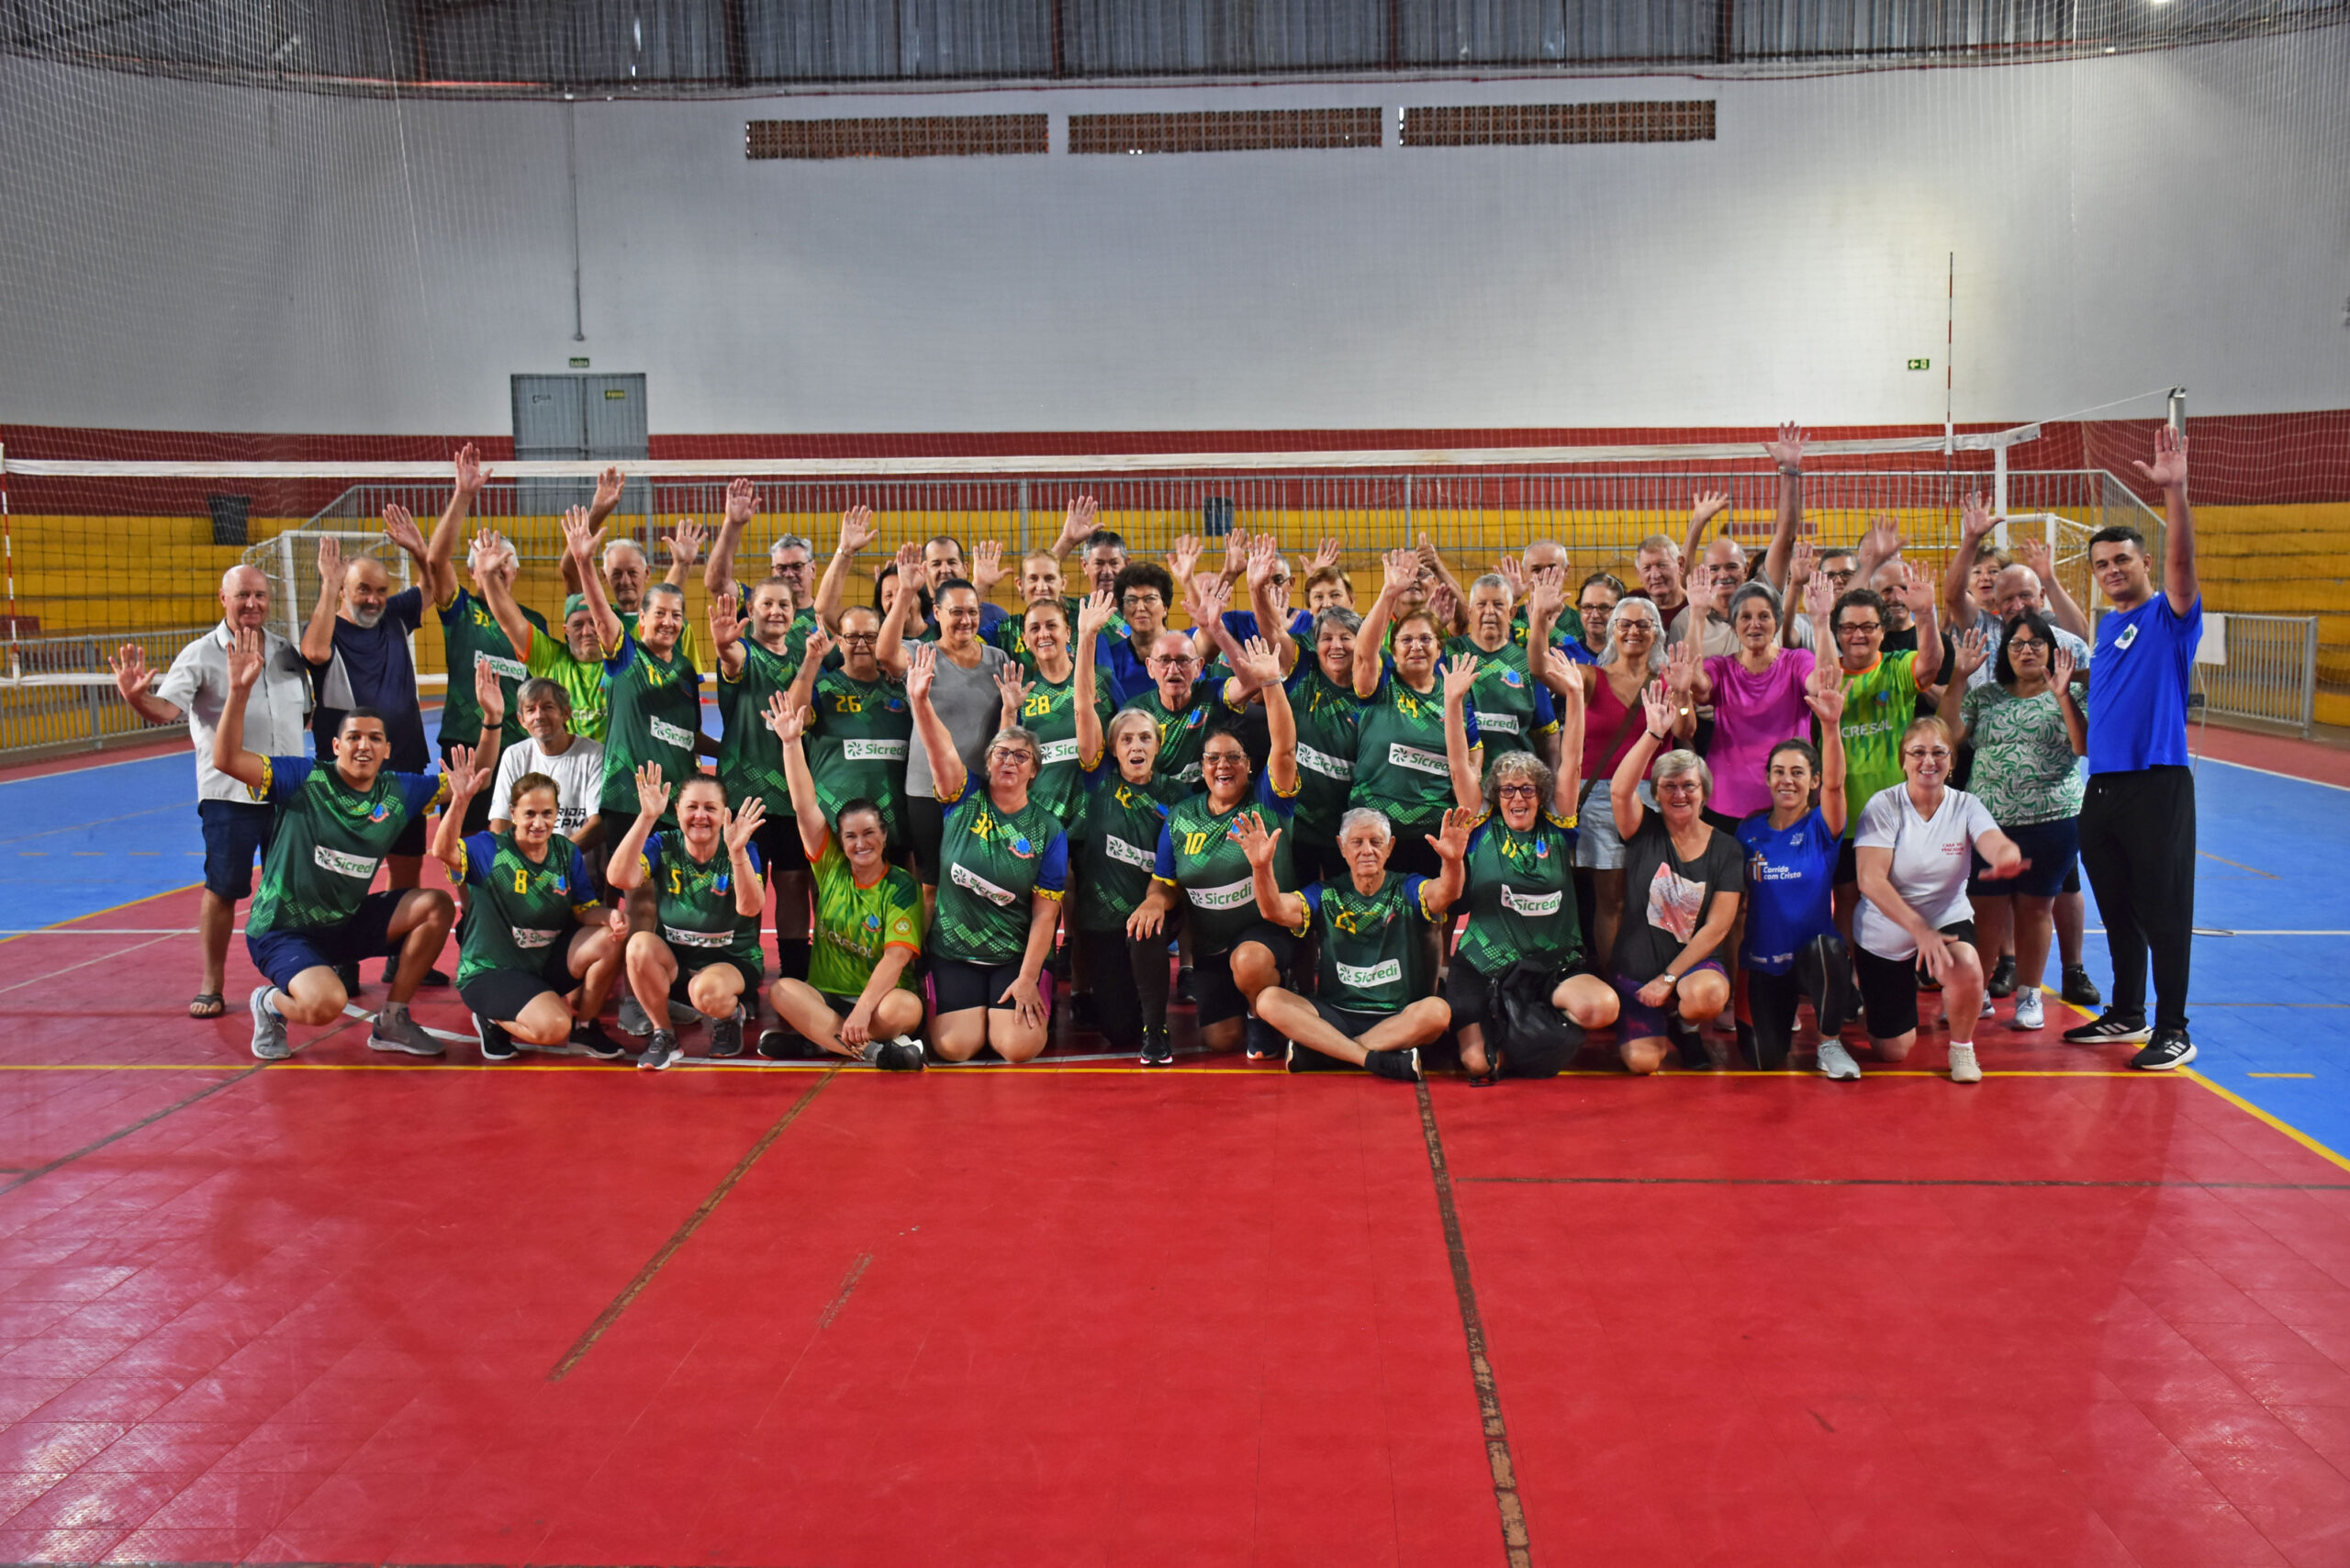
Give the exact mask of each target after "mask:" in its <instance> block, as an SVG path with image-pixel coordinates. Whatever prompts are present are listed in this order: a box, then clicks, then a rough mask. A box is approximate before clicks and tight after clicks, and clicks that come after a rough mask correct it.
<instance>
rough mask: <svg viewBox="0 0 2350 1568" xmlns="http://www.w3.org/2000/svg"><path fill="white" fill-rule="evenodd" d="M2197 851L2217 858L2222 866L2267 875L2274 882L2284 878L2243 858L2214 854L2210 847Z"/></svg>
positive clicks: (2259, 875)
mask: <svg viewBox="0 0 2350 1568" xmlns="http://www.w3.org/2000/svg"><path fill="white" fill-rule="evenodd" d="M2195 853H2196V854H2198V855H2200V856H2201V857H2203V858H2204V859H2206V860H2217V861H2218V862H2219V863H2220V864H2221V865H2222V866H2233V867H2234V868H2236V869H2237V870H2239V871H2249V872H2251V873H2252V874H2253V875H2254V876H2255V877H2266V878H2267V879H2269V880H2270V881H2272V882H2274V881H2279V880H2281V879H2280V878H2279V877H2278V876H2277V873H2276V872H2274V871H2264V870H2262V869H2261V868H2259V867H2257V866H2247V865H2245V864H2244V862H2243V861H2241V860H2231V859H2229V858H2228V857H2226V856H2224V855H2214V854H2212V853H2211V852H2210V850H2208V849H2199V850H2197V851H2196V852H2195Z"/></svg>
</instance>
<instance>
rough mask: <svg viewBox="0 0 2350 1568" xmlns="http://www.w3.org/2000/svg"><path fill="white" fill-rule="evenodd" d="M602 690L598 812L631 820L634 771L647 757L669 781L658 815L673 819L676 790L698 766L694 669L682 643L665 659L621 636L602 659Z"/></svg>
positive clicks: (698, 709) (698, 714) (698, 725)
mask: <svg viewBox="0 0 2350 1568" xmlns="http://www.w3.org/2000/svg"><path fill="white" fill-rule="evenodd" d="M604 689H605V691H606V693H607V694H608V695H609V696H610V699H611V705H610V715H609V717H608V718H607V720H606V722H605V730H604V804H603V811H604V814H605V815H607V816H609V817H610V818H611V819H612V820H613V821H614V822H632V821H633V820H635V817H636V770H637V768H639V767H642V766H643V765H644V764H645V763H648V762H650V763H653V764H655V765H656V766H657V767H659V768H660V769H661V781H662V782H663V783H665V784H666V785H668V786H669V810H668V811H667V812H664V813H663V820H664V821H671V822H674V821H675V820H676V816H677V789H678V787H679V786H680V785H681V784H683V783H684V781H685V780H686V779H688V778H692V777H693V776H694V774H695V773H696V772H697V771H698V770H699V769H698V768H697V767H696V764H695V759H694V745H695V743H696V742H697V741H699V739H700V738H701V675H700V673H699V671H697V670H696V669H695V668H694V666H693V661H692V660H690V659H688V658H687V657H686V655H685V653H684V651H683V644H680V645H679V647H678V648H677V649H673V650H671V656H670V657H668V658H666V659H665V658H661V657H659V656H658V655H655V653H654V652H653V651H652V650H651V649H649V648H647V647H646V646H645V645H644V644H642V643H640V642H638V641H637V640H636V639H635V638H634V637H633V636H624V637H622V638H621V645H620V651H619V652H618V653H615V654H614V655H611V656H610V658H608V659H606V660H605V661H604Z"/></svg>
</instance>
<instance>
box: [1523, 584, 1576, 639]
mask: <svg viewBox="0 0 2350 1568" xmlns="http://www.w3.org/2000/svg"><path fill="white" fill-rule="evenodd" d="M1566 608H1567V585H1566V584H1564V583H1562V582H1559V581H1556V580H1555V579H1553V578H1552V577H1551V576H1550V574H1549V573H1548V572H1543V573H1539V574H1538V575H1537V577H1536V580H1535V584H1534V587H1533V588H1532V589H1530V590H1529V591H1528V592H1527V596H1526V623H1527V625H1529V626H1531V625H1533V624H1534V623H1535V622H1542V623H1543V624H1545V625H1548V624H1550V622H1554V621H1556V620H1558V619H1559V616H1560V614H1561V612H1562V611H1563V610H1565V609H1566Z"/></svg>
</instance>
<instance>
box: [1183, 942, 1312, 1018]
mask: <svg viewBox="0 0 2350 1568" xmlns="http://www.w3.org/2000/svg"><path fill="white" fill-rule="evenodd" d="M1244 942H1257V943H1261V944H1263V945H1264V946H1266V947H1267V948H1269V949H1270V951H1271V953H1272V955H1273V967H1274V968H1275V969H1279V970H1280V971H1281V973H1283V974H1287V973H1288V972H1289V966H1290V959H1291V958H1293V957H1294V956H1295V955H1296V953H1297V938H1296V937H1294V936H1292V935H1290V934H1289V933H1288V932H1286V931H1283V930H1282V929H1281V927H1280V926H1278V925H1275V924H1273V923H1272V922H1271V921H1270V920H1260V921H1258V922H1257V923H1256V924H1252V925H1249V926H1248V927H1246V928H1245V929H1243V930H1242V931H1241V933H1240V935H1237V936H1235V937H1234V938H1233V939H1232V946H1231V947H1226V948H1225V950H1224V951H1223V952H1221V953H1194V954H1192V1000H1193V1001H1194V1002H1195V1003H1196V1004H1197V1009H1198V1010H1197V1012H1196V1014H1194V1016H1195V1017H1196V1018H1197V1020H1198V1023H1199V1025H1200V1027H1202V1028H1203V1029H1204V1028H1206V1027H1207V1026H1208V1025H1211V1024H1221V1023H1222V1022H1224V1021H1225V1019H1226V1018H1238V1017H1240V1016H1242V1015H1243V1014H1246V1013H1247V1012H1248V998H1247V997H1245V996H1243V995H1241V994H1240V987H1239V986H1238V985H1237V984H1236V983H1235V982H1234V980H1233V978H1232V954H1233V950H1234V948H1237V947H1238V946H1240V945H1241V944H1242V943H1244Z"/></svg>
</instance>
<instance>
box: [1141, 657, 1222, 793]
mask: <svg viewBox="0 0 2350 1568" xmlns="http://www.w3.org/2000/svg"><path fill="white" fill-rule="evenodd" d="M1127 706H1128V707H1130V708H1139V709H1141V710H1142V711H1144V712H1146V713H1147V714H1149V715H1150V718H1151V722H1153V723H1155V724H1157V725H1158V761H1157V762H1155V763H1153V764H1152V765H1151V768H1152V771H1153V772H1156V773H1159V774H1163V775H1165V776H1166V777H1167V778H1170V779H1172V780H1174V781H1175V782H1176V783H1179V784H1188V785H1190V786H1191V787H1192V789H1194V790H1196V789H1198V788H1199V787H1200V779H1201V777H1202V775H1201V771H1200V754H1201V753H1202V752H1204V751H1205V750H1207V746H1208V737H1209V736H1210V735H1213V734H1222V733H1224V732H1225V731H1229V730H1232V729H1235V728H1237V727H1238V724H1239V719H1238V717H1237V715H1236V714H1234V713H1233V711H1231V710H1230V709H1229V708H1226V707H1225V705H1224V682H1223V681H1222V680H1219V679H1215V678H1206V679H1201V680H1195V681H1193V682H1192V700H1191V702H1190V703H1189V704H1188V705H1186V706H1185V707H1182V708H1169V707H1168V706H1167V704H1166V703H1164V702H1161V701H1160V700H1158V687H1157V686H1153V687H1151V688H1150V689H1148V690H1147V691H1145V692H1143V693H1142V694H1141V695H1139V696H1137V697H1136V699H1135V700H1133V701H1132V702H1130V703H1128V704H1127Z"/></svg>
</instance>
